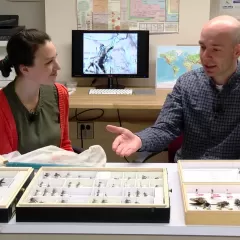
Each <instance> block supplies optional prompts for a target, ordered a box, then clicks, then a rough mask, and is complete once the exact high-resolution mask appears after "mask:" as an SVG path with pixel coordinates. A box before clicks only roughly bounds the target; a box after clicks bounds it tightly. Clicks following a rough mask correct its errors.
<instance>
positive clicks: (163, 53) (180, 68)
mask: <svg viewBox="0 0 240 240" xmlns="http://www.w3.org/2000/svg"><path fill="white" fill-rule="evenodd" d="M199 51H200V48H199V46H159V47H158V49H157V58H156V88H172V87H173V86H174V84H175V83H176V80H177V79H178V78H179V77H180V76H181V75H182V74H184V73H186V72H188V71H191V70H193V69H196V68H199V67H201V62H200V57H199Z"/></svg>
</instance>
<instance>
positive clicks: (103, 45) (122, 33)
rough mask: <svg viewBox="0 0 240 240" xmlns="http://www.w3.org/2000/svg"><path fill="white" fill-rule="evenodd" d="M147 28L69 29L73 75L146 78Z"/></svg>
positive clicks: (109, 81)
mask: <svg viewBox="0 0 240 240" xmlns="http://www.w3.org/2000/svg"><path fill="white" fill-rule="evenodd" d="M148 76H149V31H140V30H139V31H138V30H137V31H133V30H129V31H128V30H117V31H116V30H101V31H100V30H72V77H91V78H99V77H106V78H107V79H108V85H104V86H98V88H123V86H120V85H115V84H113V80H114V79H116V80H117V78H119V77H121V78H148Z"/></svg>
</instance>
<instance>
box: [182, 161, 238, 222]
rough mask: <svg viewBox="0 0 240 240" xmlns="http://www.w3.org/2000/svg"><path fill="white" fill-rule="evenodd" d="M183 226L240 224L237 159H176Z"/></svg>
mask: <svg viewBox="0 0 240 240" xmlns="http://www.w3.org/2000/svg"><path fill="white" fill-rule="evenodd" d="M178 170H179V176H180V185H181V191H182V198H183V204H184V211H185V223H186V224H187V225H238V226H239V225H240V161H238V160H192V161H191V160H180V161H178Z"/></svg>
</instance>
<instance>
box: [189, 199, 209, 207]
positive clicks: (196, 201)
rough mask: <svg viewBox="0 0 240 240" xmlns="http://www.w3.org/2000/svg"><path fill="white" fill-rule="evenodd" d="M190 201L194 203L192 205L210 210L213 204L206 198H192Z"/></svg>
mask: <svg viewBox="0 0 240 240" xmlns="http://www.w3.org/2000/svg"><path fill="white" fill-rule="evenodd" d="M190 201H192V202H193V203H190V204H191V205H194V206H199V207H203V208H210V206H211V204H210V203H209V202H207V200H206V199H205V198H202V197H198V198H190Z"/></svg>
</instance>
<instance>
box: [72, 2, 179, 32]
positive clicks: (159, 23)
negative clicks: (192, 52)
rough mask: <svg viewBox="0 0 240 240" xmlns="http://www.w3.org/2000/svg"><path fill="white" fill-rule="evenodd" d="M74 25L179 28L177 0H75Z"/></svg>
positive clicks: (172, 30) (176, 30) (149, 28)
mask: <svg viewBox="0 0 240 240" xmlns="http://www.w3.org/2000/svg"><path fill="white" fill-rule="evenodd" d="M76 1H77V22H78V24H77V29H84V30H85V29H88V30H91V29H93V30H108V29H109V30H120V29H123V30H149V32H150V33H152V34H154V33H156V34H158V33H162V34H164V33H177V32H178V31H179V2H180V0H76Z"/></svg>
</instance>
